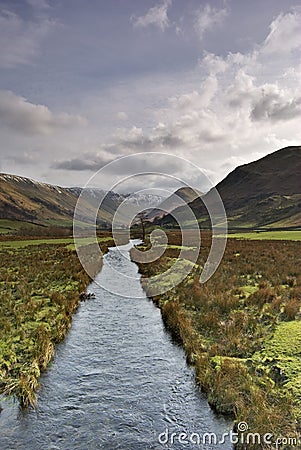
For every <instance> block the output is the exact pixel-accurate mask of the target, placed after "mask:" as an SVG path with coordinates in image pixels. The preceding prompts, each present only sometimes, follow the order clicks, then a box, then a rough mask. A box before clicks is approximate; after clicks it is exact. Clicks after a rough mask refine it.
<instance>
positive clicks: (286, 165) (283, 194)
mask: <svg viewBox="0 0 301 450" xmlns="http://www.w3.org/2000/svg"><path fill="white" fill-rule="evenodd" d="M216 189H217V191H218V192H219V194H220V196H221V198H222V200H223V203H224V206H225V209H226V213H227V217H228V224H229V227H230V228H231V227H233V228H236V227H237V228H240V227H242V228H256V227H274V228H275V227H279V228H282V227H283V228H287V227H301V147H300V146H291V147H285V148H283V149H280V150H277V151H276V152H274V153H270V154H268V155H267V156H264V157H263V158H261V159H259V160H257V161H253V162H251V163H249V164H244V165H242V166H239V167H237V168H236V169H234V170H233V171H232V172H231V173H230V174H229V175H227V176H226V178H224V179H223V180H222V181H221V182H220V183H218V184H217V186H216ZM212 198H213V195H212V191H209V192H208V193H206V194H205V195H204V199H205V200H207V202H210V200H212ZM189 206H190V207H191V208H192V210H193V211H194V213H195V215H196V217H197V218H198V220H199V221H200V222H201V223H203V225H204V226H207V225H209V220H208V215H207V212H206V209H205V207H204V203H203V201H202V199H201V198H197V199H195V200H194V201H192V202H191V203H189ZM182 211H183V220H185V217H184V214H185V213H184V210H181V208H178V209H177V215H180V216H181V212H182ZM158 223H160V224H161V225H165V226H166V225H167V226H172V224H174V219H173V218H172V215H167V216H165V217H163V218H162V219H161V220H159V221H158Z"/></svg>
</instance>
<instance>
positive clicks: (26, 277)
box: [0, 234, 114, 406]
mask: <svg viewBox="0 0 301 450" xmlns="http://www.w3.org/2000/svg"><path fill="white" fill-rule="evenodd" d="M99 241H100V247H101V249H102V251H103V252H105V251H107V248H108V246H110V245H111V246H112V245H114V242H113V241H112V240H111V237H110V236H109V235H108V234H107V235H103V236H102V237H101V238H100V240H99ZM71 242H72V241H71V239H67V241H66V240H65V239H62V240H55V239H53V240H50V242H49V240H34V239H30V240H26V242H25V241H24V240H22V241H20V240H18V239H16V240H13V241H2V242H1V245H0V258H1V269H0V300H1V301H0V393H1V394H5V395H14V396H16V397H17V398H18V399H19V401H20V404H21V405H22V406H28V405H32V406H34V405H35V403H36V392H37V389H38V387H39V382H38V380H39V376H40V373H41V371H44V370H45V369H46V367H47V365H48V364H49V362H50V361H51V359H52V358H53V355H54V351H55V345H56V344H57V343H59V342H60V341H62V339H64V337H65V335H66V333H67V331H68V330H69V328H70V326H71V321H72V315H73V313H74V312H75V311H76V310H77V308H78V306H79V303H80V298H79V294H80V293H81V292H82V291H84V290H85V288H86V286H87V285H88V284H89V283H90V281H91V280H90V278H89V276H88V275H87V274H86V272H85V271H84V269H83V268H82V266H81V264H80V262H79V260H78V258H77V255H76V253H75V251H74V250H73V247H72V243H71ZM86 249H87V250H88V246H87V247H86ZM87 255H88V256H87V257H89V258H90V259H91V257H90V254H89V252H87ZM88 263H89V264H92V263H93V264H94V266H93V267H94V269H95V273H96V272H97V271H99V270H100V268H101V260H100V259H99V258H98V260H95V261H88ZM90 267H91V265H90Z"/></svg>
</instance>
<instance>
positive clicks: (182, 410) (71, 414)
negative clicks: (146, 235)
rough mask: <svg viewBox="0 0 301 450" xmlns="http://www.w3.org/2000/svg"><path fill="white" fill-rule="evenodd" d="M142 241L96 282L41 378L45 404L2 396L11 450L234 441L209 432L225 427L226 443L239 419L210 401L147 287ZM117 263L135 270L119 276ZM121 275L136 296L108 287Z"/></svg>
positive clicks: (0, 442) (126, 448) (2, 428)
mask: <svg viewBox="0 0 301 450" xmlns="http://www.w3.org/2000/svg"><path fill="white" fill-rule="evenodd" d="M134 243H135V241H131V243H130V244H127V245H123V246H120V247H118V248H116V247H114V248H111V249H110V250H109V252H108V253H107V254H106V255H105V257H104V265H103V269H102V271H101V272H100V273H99V274H98V276H97V278H96V281H97V282H98V283H99V284H98V283H96V282H92V283H91V285H90V286H89V287H88V290H87V291H88V292H93V293H94V294H95V299H90V300H87V301H86V302H84V303H82V304H81V306H80V308H79V310H78V312H77V313H76V314H75V315H74V317H73V322H72V328H71V330H70V332H69V333H68V335H67V337H66V339H65V340H64V342H63V343H61V344H60V345H59V346H58V347H57V350H56V354H55V358H54V360H53V362H52V363H51V365H50V366H49V368H48V370H47V372H45V373H44V374H43V375H42V376H41V379H40V382H41V389H40V391H39V395H38V408H37V410H33V409H29V410H28V411H20V410H19V408H18V404H17V403H16V402H15V403H14V402H13V401H12V400H4V401H3V400H2V401H1V404H2V407H3V411H2V413H1V414H0V449H1V450H17V449H22V450H78V449H80V450H88V449H91V450H94V449H107V450H116V449H122V450H148V449H223V450H228V449H232V444H230V442H229V441H228V440H227V439H226V442H225V443H223V444H222V443H220V444H219V443H216V444H215V441H214V436H213V435H212V436H207V439H205V436H204V433H215V435H216V436H217V441H219V440H220V439H221V436H222V434H223V433H224V432H227V431H228V430H229V429H230V428H231V422H229V421H228V420H226V419H225V418H223V417H220V416H217V415H215V414H214V412H213V411H212V410H211V409H210V407H209V405H208V403H207V401H206V398H205V397H204V396H203V394H202V393H200V391H199V390H198V388H197V387H196V384H195V379H194V372H193V369H191V368H189V367H188V366H187V364H186V359H185V355H184V352H183V350H182V349H181V348H180V347H179V346H177V345H176V344H175V343H174V342H173V341H172V339H171V337H170V335H169V333H167V332H166V330H165V329H164V325H163V323H162V320H161V314H160V310H159V309H158V308H157V307H155V306H154V304H153V303H152V302H151V301H150V300H149V299H148V298H147V297H146V296H145V295H144V294H143V291H142V288H141V286H140V281H139V275H138V270H137V266H136V264H134V263H133V262H131V261H130V258H129V249H130V248H131V246H132V245H133V244H134ZM115 269H117V270H118V271H121V272H122V273H123V274H125V275H126V276H127V277H128V278H125V279H124V278H123V279H122V281H119V279H118V276H116V272H115ZM119 282H122V289H123V292H124V294H125V295H127V297H121V296H118V295H116V294H113V293H110V292H109V291H108V290H106V289H105V288H103V287H100V285H102V286H105V287H106V286H108V287H109V286H116V284H118V283H119ZM118 291H119V292H120V287H119V289H118ZM137 293H138V294H139V296H140V298H137V297H136V294H137ZM141 297H142V298H141ZM181 433H182V434H181ZM185 435H186V437H185ZM204 439H205V440H204ZM210 440H211V444H210V443H209V441H210ZM203 441H204V442H205V443H203Z"/></svg>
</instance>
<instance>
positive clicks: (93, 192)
mask: <svg viewBox="0 0 301 450" xmlns="http://www.w3.org/2000/svg"><path fill="white" fill-rule="evenodd" d="M0 186H1V189H0V219H13V220H19V221H24V222H30V223H36V224H40V225H46V226H47V225H57V226H71V225H72V221H73V214H74V208H75V205H76V203H77V200H78V197H79V195H80V193H81V191H82V188H80V187H73V188H72V187H71V188H63V187H60V186H54V185H51V184H47V183H41V182H38V181H34V180H32V179H30V178H26V177H21V176H16V175H10V174H0ZM216 189H217V190H218V192H219V194H220V196H221V198H222V200H223V203H224V206H225V209H226V213H227V217H228V224H229V227H230V228H260V227H261V228H262V227H271V228H289V227H301V147H300V146H294V147H286V148H283V149H280V150H277V151H276V152H274V153H270V154H269V155H267V156H265V157H263V158H261V159H259V160H257V161H254V162H251V163H249V164H244V165H242V166H239V167H237V168H236V169H234V170H233V171H232V172H231V173H230V174H229V175H227V176H226V178H224V180H222V181H221V182H220V183H218V184H217V186H216ZM104 195H105V198H104V201H103V203H102V206H101V208H100V210H99V212H98V225H99V226H100V227H104V228H107V227H109V226H110V225H111V222H112V219H113V217H114V214H115V212H116V210H117V208H118V207H119V206H120V204H121V203H122V202H124V200H127V205H128V206H127V208H128V212H129V214H130V213H131V211H132V210H133V211H135V208H136V206H137V205H139V206H140V207H141V210H142V209H145V210H146V216H145V217H146V219H148V220H150V221H151V223H154V224H158V225H161V226H168V227H172V226H174V225H175V221H174V219H173V217H172V211H175V210H176V212H177V217H181V214H182V215H183V221H184V222H185V209H183V208H182V207H181V206H179V204H181V201H184V202H185V203H189V206H190V207H191V208H192V210H193V212H194V214H195V216H196V217H197V219H198V221H199V222H200V224H201V225H202V226H204V227H207V226H209V225H210V222H209V218H208V214H207V211H206V208H205V206H204V203H203V200H202V199H203V198H204V199H205V200H206V202H207V203H208V202H209V203H210V201H212V198H213V195H212V191H209V192H207V193H206V194H204V195H203V194H200V193H198V192H196V191H194V190H193V189H191V188H189V187H182V188H180V189H178V190H177V191H176V192H175V193H173V194H172V195H171V196H170V197H168V198H166V199H164V198H162V197H160V196H158V195H152V194H146V193H139V192H138V193H137V194H135V193H133V194H125V195H121V194H118V193H116V192H108V193H105V192H104V191H102V190H101V189H93V188H89V189H87V190H86V195H85V196H84V200H83V202H82V204H81V210H80V217H79V218H80V220H82V221H83V222H85V221H86V218H87V217H91V211H92V210H94V209H95V206H98V203H99V199H100V198H102V197H103V196H104ZM168 212H171V213H170V214H166V213H168ZM187 226H189V224H187Z"/></svg>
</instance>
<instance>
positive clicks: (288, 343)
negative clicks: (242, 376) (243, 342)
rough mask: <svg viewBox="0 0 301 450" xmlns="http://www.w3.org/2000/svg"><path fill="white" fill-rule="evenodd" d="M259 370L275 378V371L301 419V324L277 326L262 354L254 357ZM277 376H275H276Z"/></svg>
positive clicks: (292, 322)
mask: <svg viewBox="0 0 301 450" xmlns="http://www.w3.org/2000/svg"><path fill="white" fill-rule="evenodd" d="M252 359H253V362H254V363H255V364H256V365H257V367H258V368H259V369H261V370H262V369H263V368H264V369H265V372H266V373H267V374H268V375H271V376H273V374H275V370H277V371H278V377H279V379H280V382H281V383H282V385H283V386H284V387H285V388H286V389H287V390H288V391H289V392H290V393H291V395H292V397H293V400H294V403H295V412H296V416H297V417H298V418H299V420H300V419H301V372H300V362H301V322H300V321H299V320H293V321H289V322H282V323H279V324H278V325H277V326H276V329H275V332H274V334H273V336H272V337H271V338H267V339H266V341H265V343H264V348H263V350H262V351H261V352H258V353H255V354H254V355H253V358H252ZM274 376H275V375H274Z"/></svg>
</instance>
